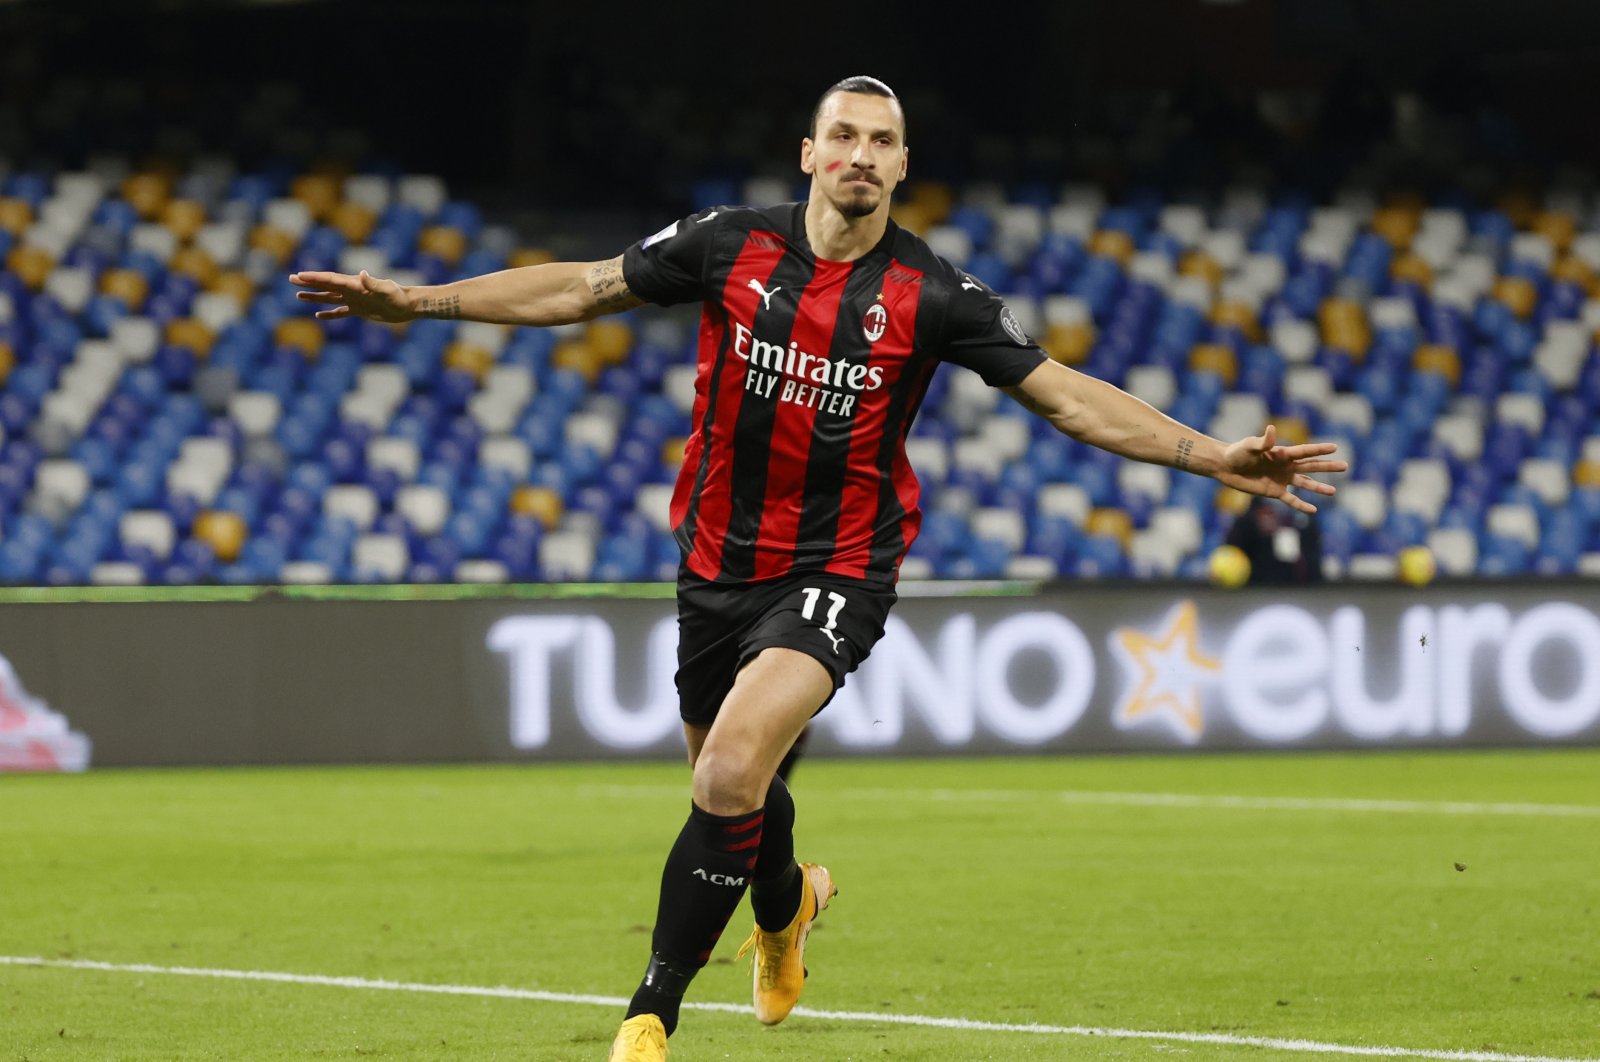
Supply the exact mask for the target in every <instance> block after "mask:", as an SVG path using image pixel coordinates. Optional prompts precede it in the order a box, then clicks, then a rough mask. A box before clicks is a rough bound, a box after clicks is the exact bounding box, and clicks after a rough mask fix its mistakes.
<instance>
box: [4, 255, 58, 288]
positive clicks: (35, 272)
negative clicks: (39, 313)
mask: <svg viewBox="0 0 1600 1062" xmlns="http://www.w3.org/2000/svg"><path fill="white" fill-rule="evenodd" d="M55 265H56V263H55V259H53V258H51V257H50V252H49V251H46V250H44V249H43V248H42V247H27V246H23V245H21V244H19V245H17V246H16V247H13V248H11V253H10V254H8V255H6V268H7V269H9V270H11V272H13V273H15V274H16V275H17V277H18V279H20V280H21V281H22V282H23V283H24V284H26V285H27V286H28V290H30V291H38V290H40V289H41V288H43V287H44V282H45V280H46V279H47V278H48V277H49V276H50V271H51V270H52V269H54V268H55Z"/></svg>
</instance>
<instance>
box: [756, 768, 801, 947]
mask: <svg viewBox="0 0 1600 1062" xmlns="http://www.w3.org/2000/svg"><path fill="white" fill-rule="evenodd" d="M765 810H766V813H767V821H766V822H765V823H764V824H763V825H762V828H761V849H760V851H759V852H758V853H757V856H756V870H755V880H754V881H752V882H751V883H750V907H751V908H752V909H753V910H754V911H755V915H756V925H758V926H760V927H761V928H762V929H765V930H766V931H767V932H769V933H775V932H777V931H778V930H780V929H782V928H783V927H784V926H786V925H788V924H789V923H790V922H791V921H793V920H794V916H795V913H796V912H797V911H799V910H800V898H801V896H802V895H803V894H804V889H805V885H804V883H803V882H802V881H801V879H800V865H799V864H798V863H796V862H795V861H794V797H793V796H791V795H790V793H789V787H788V786H787V785H785V784H784V782H783V779H782V778H781V777H778V778H774V779H773V780H772V785H771V786H769V787H768V788H767V806H766V809H765Z"/></svg>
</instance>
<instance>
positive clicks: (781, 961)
mask: <svg viewBox="0 0 1600 1062" xmlns="http://www.w3.org/2000/svg"><path fill="white" fill-rule="evenodd" d="M800 874H801V880H802V885H801V892H800V910H799V911H797V912H796V913H795V916H794V921H792V922H790V923H789V924H788V925H787V926H785V927H784V928H783V929H781V930H779V931H778V932H776V933H768V932H767V931H766V930H764V929H762V928H761V926H759V925H757V926H756V928H755V931H754V932H753V933H751V934H750V939H749V940H747V941H745V942H744V945H743V947H741V948H740V949H739V958H741V959H742V958H744V957H745V954H746V953H747V952H750V951H751V950H754V951H755V957H754V958H753V959H752V960H751V967H752V977H751V980H752V982H753V983H754V985H755V1002H756V1017H757V1018H758V1019H760V1021H761V1023H762V1024H763V1025H776V1024H778V1023H779V1022H780V1021H782V1020H783V1019H785V1018H787V1017H788V1016H789V1012H790V1011H791V1010H793V1009H794V1005H795V1004H796V1003H798V1002H800V991H801V989H803V988H804V987H805V984H806V964H805V951H806V937H807V936H808V935H810V933H811V924H812V923H813V922H815V921H816V920H817V916H818V915H819V914H821V913H822V912H823V910H824V909H825V908H826V907H827V906H828V901H829V900H831V899H833V898H834V896H835V895H837V894H838V892H839V890H838V889H836V888H834V885H833V876H832V875H831V874H829V873H828V868H827V867H824V866H819V865H817V864H816V863H801V864H800Z"/></svg>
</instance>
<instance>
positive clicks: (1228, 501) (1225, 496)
mask: <svg viewBox="0 0 1600 1062" xmlns="http://www.w3.org/2000/svg"><path fill="white" fill-rule="evenodd" d="M1250 499H1251V495H1249V494H1246V493H1245V492H1244V491H1242V490H1234V489H1233V488H1232V487H1223V488H1222V489H1221V490H1219V491H1217V508H1218V509H1221V510H1222V511H1223V512H1224V513H1227V514H1228V515H1229V516H1243V515H1244V512H1245V510H1247V509H1249V508H1250Z"/></svg>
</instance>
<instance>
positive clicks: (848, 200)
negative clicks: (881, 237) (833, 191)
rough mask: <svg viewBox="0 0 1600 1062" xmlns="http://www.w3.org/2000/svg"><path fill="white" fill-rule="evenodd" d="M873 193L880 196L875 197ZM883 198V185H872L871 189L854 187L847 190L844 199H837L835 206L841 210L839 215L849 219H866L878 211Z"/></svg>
mask: <svg viewBox="0 0 1600 1062" xmlns="http://www.w3.org/2000/svg"><path fill="white" fill-rule="evenodd" d="M873 191H877V193H878V195H877V196H874V195H873V194H872V192H873ZM882 197H883V188H882V186H881V185H872V186H871V187H870V188H856V187H854V186H852V187H851V188H849V189H846V190H845V192H844V195H843V197H842V198H839V199H835V200H834V201H833V204H834V206H836V207H838V208H839V213H841V214H843V215H844V216H845V217H847V218H864V217H868V216H870V215H871V214H872V213H873V212H874V211H876V210H877V209H878V202H879V201H880V200H881V199H882Z"/></svg>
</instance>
